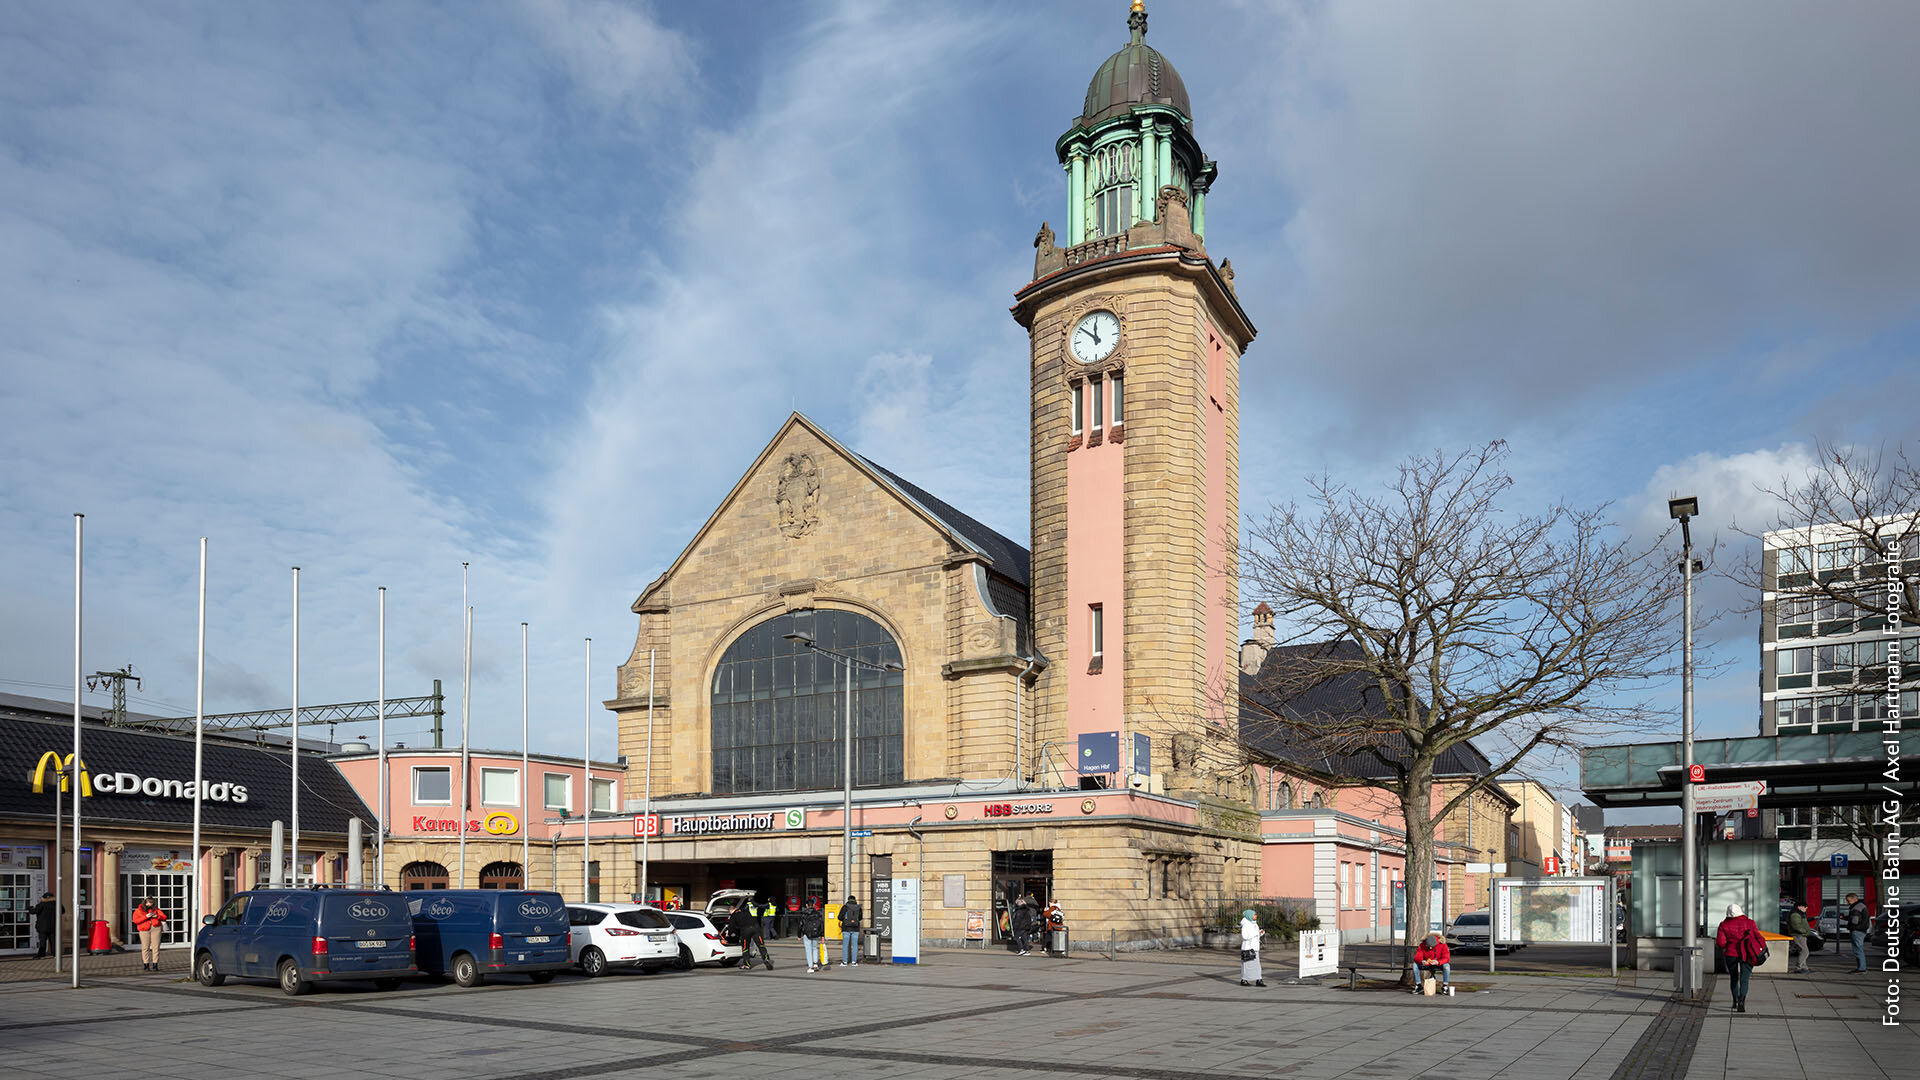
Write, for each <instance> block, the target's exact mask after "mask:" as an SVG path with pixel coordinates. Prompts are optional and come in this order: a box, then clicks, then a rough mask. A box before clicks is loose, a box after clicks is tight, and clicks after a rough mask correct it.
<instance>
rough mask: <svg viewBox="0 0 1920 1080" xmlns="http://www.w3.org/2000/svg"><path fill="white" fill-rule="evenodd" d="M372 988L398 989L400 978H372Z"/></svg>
mask: <svg viewBox="0 0 1920 1080" xmlns="http://www.w3.org/2000/svg"><path fill="white" fill-rule="evenodd" d="M373 988H374V989H375V990H398V989H400V980H399V979H375V980H373Z"/></svg>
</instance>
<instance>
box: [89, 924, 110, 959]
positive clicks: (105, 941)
mask: <svg viewBox="0 0 1920 1080" xmlns="http://www.w3.org/2000/svg"><path fill="white" fill-rule="evenodd" d="M112 951H113V935H112V934H109V933H108V932H107V920H105V919H95V920H93V931H92V933H90V934H89V935H88V936H87V952H88V953H90V954H93V955H99V954H100V953H103V952H112Z"/></svg>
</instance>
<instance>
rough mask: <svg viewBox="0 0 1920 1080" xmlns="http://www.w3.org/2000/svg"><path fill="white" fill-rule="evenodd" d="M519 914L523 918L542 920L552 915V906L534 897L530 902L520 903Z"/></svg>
mask: <svg viewBox="0 0 1920 1080" xmlns="http://www.w3.org/2000/svg"><path fill="white" fill-rule="evenodd" d="M520 914H521V916H522V917H523V918H528V919H544V918H546V917H547V916H549V915H551V914H553V906H552V905H551V904H548V903H547V902H546V901H545V900H542V899H540V898H539V897H534V898H533V899H531V900H523V901H521V903H520Z"/></svg>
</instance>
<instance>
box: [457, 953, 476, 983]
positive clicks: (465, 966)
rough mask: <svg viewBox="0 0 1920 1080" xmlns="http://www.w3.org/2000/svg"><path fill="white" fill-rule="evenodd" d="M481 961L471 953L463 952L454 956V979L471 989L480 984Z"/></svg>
mask: <svg viewBox="0 0 1920 1080" xmlns="http://www.w3.org/2000/svg"><path fill="white" fill-rule="evenodd" d="M481 978H482V976H481V974H480V961H478V960H475V959H474V958H473V956H472V955H471V954H469V953H461V954H460V955H458V956H456V957H454V958H453V981H454V984H455V985H457V986H460V987H462V988H466V989H471V988H473V987H475V986H479V985H480V980H481Z"/></svg>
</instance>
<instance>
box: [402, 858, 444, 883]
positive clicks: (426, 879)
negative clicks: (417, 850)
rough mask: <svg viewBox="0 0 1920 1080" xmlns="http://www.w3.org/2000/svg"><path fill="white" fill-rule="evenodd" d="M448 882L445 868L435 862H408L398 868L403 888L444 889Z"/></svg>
mask: <svg viewBox="0 0 1920 1080" xmlns="http://www.w3.org/2000/svg"><path fill="white" fill-rule="evenodd" d="M448 884H449V878H448V877H447V868H446V867H444V866H441V865H440V864H439V863H437V862H410V863H408V864H407V865H405V866H403V867H401V868H400V887H401V888H403V889H408V890H413V889H444V888H446V887H447V885H448Z"/></svg>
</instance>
